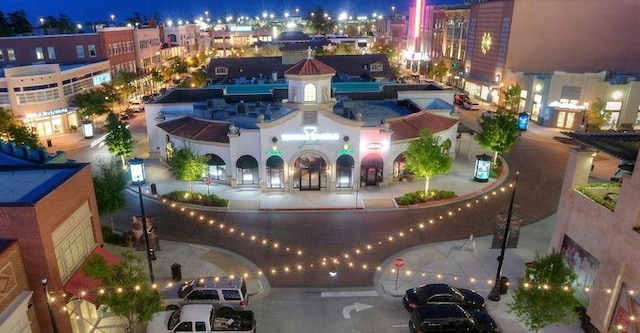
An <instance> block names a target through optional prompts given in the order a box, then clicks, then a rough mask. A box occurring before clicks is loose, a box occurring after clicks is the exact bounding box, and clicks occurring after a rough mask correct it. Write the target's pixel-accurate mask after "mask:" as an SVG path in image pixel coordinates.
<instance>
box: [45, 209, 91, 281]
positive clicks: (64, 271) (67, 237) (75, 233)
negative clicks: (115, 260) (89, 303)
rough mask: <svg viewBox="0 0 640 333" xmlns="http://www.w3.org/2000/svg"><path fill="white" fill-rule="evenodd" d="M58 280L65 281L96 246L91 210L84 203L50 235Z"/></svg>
mask: <svg viewBox="0 0 640 333" xmlns="http://www.w3.org/2000/svg"><path fill="white" fill-rule="evenodd" d="M51 239H52V240H53V249H54V252H55V255H56V263H57V265H58V271H59V272H60V278H61V279H62V281H65V280H66V279H67V278H69V277H70V276H71V274H73V272H75V270H76V269H77V268H78V266H80V264H82V262H83V261H84V260H85V259H86V258H87V256H88V255H89V254H90V253H91V251H92V250H93V249H94V248H95V246H96V241H95V238H94V237H93V228H92V226H91V209H90V208H89V203H88V202H85V203H84V204H82V206H80V207H79V208H78V209H77V210H76V211H75V212H74V213H73V214H71V216H69V217H68V218H67V219H66V220H65V221H64V222H62V224H61V225H60V226H59V227H58V228H56V230H55V231H54V232H53V233H52V234H51Z"/></svg>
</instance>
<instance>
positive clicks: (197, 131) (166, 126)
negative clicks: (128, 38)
mask: <svg viewBox="0 0 640 333" xmlns="http://www.w3.org/2000/svg"><path fill="white" fill-rule="evenodd" d="M158 127H159V128H160V129H162V130H163V131H165V132H167V133H168V134H171V135H175V136H178V137H181V138H185V139H190V140H197V141H206V142H218V143H229V137H228V136H227V133H228V132H229V123H221V122H212V121H206V120H200V119H195V118H191V117H182V118H178V119H175V120H169V121H165V122H163V123H160V124H158Z"/></svg>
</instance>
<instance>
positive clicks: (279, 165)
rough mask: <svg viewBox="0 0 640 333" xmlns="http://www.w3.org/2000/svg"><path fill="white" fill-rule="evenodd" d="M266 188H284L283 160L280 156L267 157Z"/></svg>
mask: <svg viewBox="0 0 640 333" xmlns="http://www.w3.org/2000/svg"><path fill="white" fill-rule="evenodd" d="M267 188H284V161H283V160H282V158H280V156H271V157H269V158H268V159H267Z"/></svg>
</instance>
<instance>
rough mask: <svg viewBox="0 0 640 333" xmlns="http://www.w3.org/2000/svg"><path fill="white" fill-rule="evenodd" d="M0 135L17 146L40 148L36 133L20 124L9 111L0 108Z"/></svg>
mask: <svg viewBox="0 0 640 333" xmlns="http://www.w3.org/2000/svg"><path fill="white" fill-rule="evenodd" d="M0 134H1V135H2V136H3V137H6V138H8V139H9V140H11V141H13V142H15V143H17V144H21V145H27V146H29V147H30V148H31V149H36V148H38V147H40V143H39V141H38V133H36V132H34V131H32V130H31V129H30V128H28V127H26V126H23V125H22V124H20V123H19V122H18V121H16V120H15V119H14V118H13V116H12V115H11V111H9V110H7V109H5V108H2V107H0Z"/></svg>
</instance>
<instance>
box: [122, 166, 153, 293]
mask: <svg viewBox="0 0 640 333" xmlns="http://www.w3.org/2000/svg"><path fill="white" fill-rule="evenodd" d="M129 173H130V175H131V184H133V185H138V196H139V197H140V214H141V215H142V234H143V235H144V245H145V250H146V252H147V263H148V264H149V278H150V279H151V282H152V283H153V282H155V278H154V277H153V262H152V261H153V260H156V254H155V251H154V249H152V248H151V247H150V246H149V230H147V217H146V215H145V213H144V202H143V201H142V188H141V187H140V185H142V184H144V183H145V172H144V161H143V160H142V159H141V158H132V159H131V160H129Z"/></svg>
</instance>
